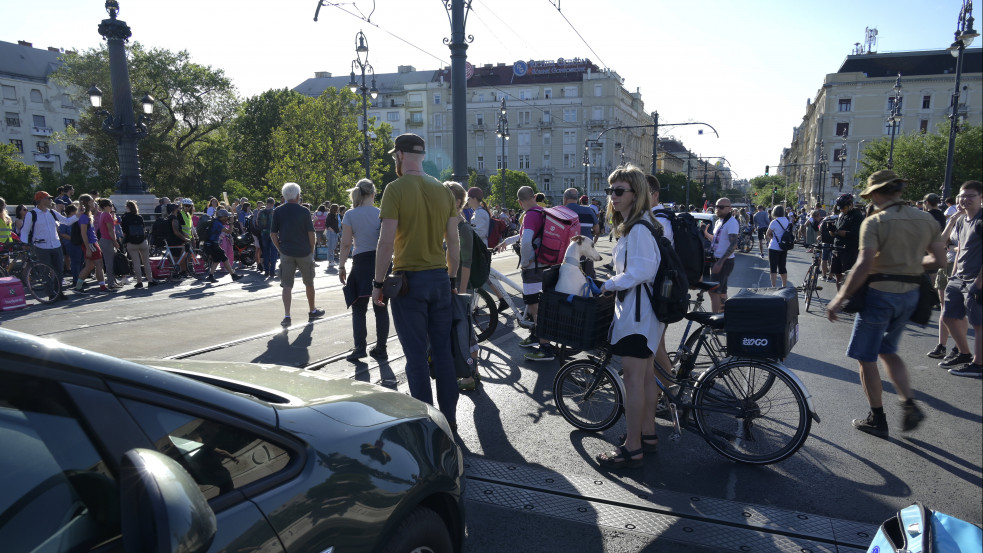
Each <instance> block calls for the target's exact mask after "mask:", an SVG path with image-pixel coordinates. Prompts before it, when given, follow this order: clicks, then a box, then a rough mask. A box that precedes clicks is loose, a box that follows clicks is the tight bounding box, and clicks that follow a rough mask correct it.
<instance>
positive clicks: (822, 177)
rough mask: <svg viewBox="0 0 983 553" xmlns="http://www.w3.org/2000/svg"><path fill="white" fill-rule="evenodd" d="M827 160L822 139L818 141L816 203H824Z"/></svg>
mask: <svg viewBox="0 0 983 553" xmlns="http://www.w3.org/2000/svg"><path fill="white" fill-rule="evenodd" d="M828 165H829V161H828V159H827V158H826V146H825V144H824V143H823V141H822V140H820V141H819V199H818V200H817V201H816V203H817V204H822V205H826V167H827V166H828Z"/></svg>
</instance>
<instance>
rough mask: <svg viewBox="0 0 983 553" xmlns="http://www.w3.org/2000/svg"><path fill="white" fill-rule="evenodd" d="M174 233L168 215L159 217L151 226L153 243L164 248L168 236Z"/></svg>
mask: <svg viewBox="0 0 983 553" xmlns="http://www.w3.org/2000/svg"><path fill="white" fill-rule="evenodd" d="M171 234H173V233H172V232H171V219H170V218H166V217H158V218H157V220H156V221H154V224H153V226H151V227H150V242H151V245H153V246H157V247H159V248H162V247H164V246H166V245H167V237H168V236H170V235H171Z"/></svg>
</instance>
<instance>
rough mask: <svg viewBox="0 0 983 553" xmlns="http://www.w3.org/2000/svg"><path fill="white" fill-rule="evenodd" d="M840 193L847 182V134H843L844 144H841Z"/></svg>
mask: <svg viewBox="0 0 983 553" xmlns="http://www.w3.org/2000/svg"><path fill="white" fill-rule="evenodd" d="M839 162H840V187H839V188H840V192H843V183H844V182H846V172H845V171H846V133H843V144H840V159H839Z"/></svg>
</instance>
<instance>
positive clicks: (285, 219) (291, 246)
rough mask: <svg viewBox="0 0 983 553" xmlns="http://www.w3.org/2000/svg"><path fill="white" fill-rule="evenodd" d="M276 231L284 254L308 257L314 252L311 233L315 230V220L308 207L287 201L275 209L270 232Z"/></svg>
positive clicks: (281, 251)
mask: <svg viewBox="0 0 983 553" xmlns="http://www.w3.org/2000/svg"><path fill="white" fill-rule="evenodd" d="M274 232H275V233H277V235H278V237H279V239H280V253H282V254H283V255H289V256H290V257H307V256H309V255H311V254H312V253H314V252H313V251H311V238H310V234H309V233H313V232H314V221H313V220H312V219H311V211H310V210H309V209H307V208H306V207H304V206H302V205H300V204H295V203H290V202H287V203H285V204H283V205H281V206H280V207H278V208H276V209H274V210H273V223H272V225H271V226H270V233H274Z"/></svg>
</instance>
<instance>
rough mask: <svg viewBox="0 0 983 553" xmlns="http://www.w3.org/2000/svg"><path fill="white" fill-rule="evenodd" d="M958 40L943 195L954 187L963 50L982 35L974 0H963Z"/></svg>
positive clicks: (953, 48) (952, 50)
mask: <svg viewBox="0 0 983 553" xmlns="http://www.w3.org/2000/svg"><path fill="white" fill-rule="evenodd" d="M955 34H956V41H955V42H953V43H952V46H949V53H950V54H952V55H953V56H954V57H955V58H956V87H955V89H953V92H952V106H951V107H952V111H951V112H950V113H949V149H948V150H946V154H945V180H943V181H942V197H943V198H948V197H949V190H951V189H952V162H953V154H954V153H955V151H956V132H957V131H958V130H959V122H958V117H959V79H960V77H962V72H963V52H964V51H965V50H966V48H967V47H968V46H969V45H970V44H972V43H973V39H974V38H976V37H978V36H980V35H979V33H977V32H976V31H975V30H973V1H972V0H963V5H962V8H961V9H960V10H959V19H957V20H956V33H955Z"/></svg>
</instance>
